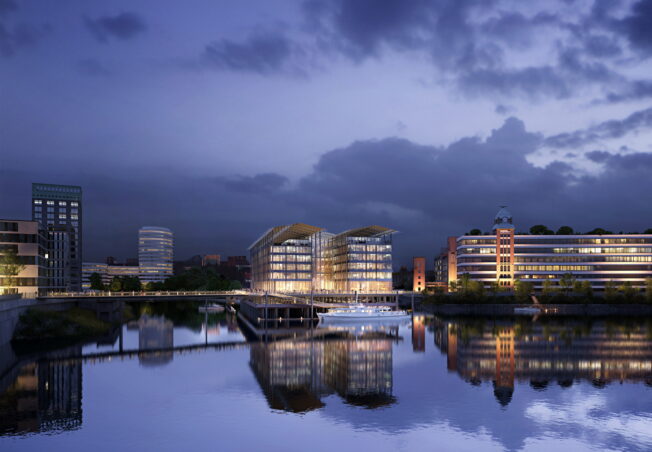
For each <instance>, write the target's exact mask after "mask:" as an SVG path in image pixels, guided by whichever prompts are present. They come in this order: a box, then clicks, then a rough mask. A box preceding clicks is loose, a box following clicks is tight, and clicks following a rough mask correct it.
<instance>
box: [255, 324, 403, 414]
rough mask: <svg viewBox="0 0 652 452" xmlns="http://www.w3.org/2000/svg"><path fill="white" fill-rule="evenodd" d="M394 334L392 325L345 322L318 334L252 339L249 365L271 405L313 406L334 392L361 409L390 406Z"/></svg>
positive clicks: (284, 407) (297, 409)
mask: <svg viewBox="0 0 652 452" xmlns="http://www.w3.org/2000/svg"><path fill="white" fill-rule="evenodd" d="M397 332H398V327H397V326H381V327H379V328H371V327H370V326H368V325H366V326H362V325H358V326H349V327H346V326H344V327H339V328H338V327H333V328H329V329H326V330H321V331H319V332H318V333H321V334H319V335H318V337H317V338H315V337H314V336H312V337H308V338H302V339H293V340H280V341H277V342H272V343H256V344H252V345H251V352H250V362H249V364H250V366H251V369H252V370H253V372H254V375H255V376H256V379H257V380H258V383H259V384H260V386H261V388H262V389H263V392H264V394H265V397H266V398H267V402H268V404H269V406H270V407H271V408H273V409H278V410H286V411H292V412H304V411H309V410H314V409H317V408H321V407H323V406H324V403H323V402H322V398H323V397H325V396H328V395H331V394H333V393H337V394H338V395H339V396H340V397H341V398H342V399H343V400H344V401H346V402H347V403H349V404H352V405H358V406H363V407H366V408H376V407H380V406H385V405H390V404H392V403H394V402H395V400H396V399H395V398H394V396H393V395H392V387H393V384H392V375H393V374H392V356H393V355H392V353H393V349H392V343H393V342H395V341H397V340H398V336H397ZM327 333H328V334H327ZM329 335H330V337H329Z"/></svg>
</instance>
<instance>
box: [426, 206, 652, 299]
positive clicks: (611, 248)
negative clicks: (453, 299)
mask: <svg viewBox="0 0 652 452" xmlns="http://www.w3.org/2000/svg"><path fill="white" fill-rule="evenodd" d="M436 268H437V269H441V270H442V271H441V272H440V271H438V272H437V275H438V276H437V278H438V280H440V281H441V282H447V283H450V282H451V281H454V280H456V279H458V278H459V277H460V276H461V275H464V274H467V275H468V276H469V277H470V278H471V279H474V280H477V281H481V282H483V283H484V284H485V285H490V284H493V283H497V284H498V285H500V286H502V287H507V288H509V287H513V285H514V283H515V282H516V281H518V280H521V281H530V282H532V283H533V285H534V287H535V289H541V288H542V287H543V282H544V281H550V282H551V283H553V284H559V282H560V280H561V279H562V277H564V276H565V275H566V276H567V275H569V274H570V276H571V277H572V278H573V279H574V280H576V281H580V282H583V281H588V282H589V283H590V284H591V286H592V287H593V288H594V289H598V290H602V289H604V288H605V287H606V286H607V284H613V285H617V286H620V285H622V284H624V283H628V284H632V286H633V287H639V288H640V287H643V286H644V285H645V281H646V278H652V234H546V235H536V234H515V233H514V225H513V222H512V216H511V214H510V213H509V212H508V211H507V209H506V208H504V207H503V208H501V209H500V211H499V212H498V214H497V215H496V218H495V219H494V226H493V234H491V235H463V236H460V237H457V238H455V239H453V240H449V242H448V249H447V250H446V251H445V252H443V253H442V254H441V255H440V258H439V262H437V263H436ZM443 270H446V272H444V271H443Z"/></svg>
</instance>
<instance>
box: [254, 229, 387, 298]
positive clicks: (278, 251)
mask: <svg viewBox="0 0 652 452" xmlns="http://www.w3.org/2000/svg"><path fill="white" fill-rule="evenodd" d="M393 232H394V231H393V230H391V229H387V228H382V227H380V226H370V227H367V228H360V229H354V230H351V231H346V232H343V233H341V234H337V235H335V234H331V233H329V232H326V231H324V230H322V229H321V228H318V227H315V226H310V225H306V224H301V223H297V224H293V225H288V226H278V227H275V228H272V229H270V230H269V231H267V232H266V233H265V234H264V235H263V236H262V237H261V238H260V239H258V240H257V241H256V242H255V243H254V244H253V245H252V246H251V247H250V252H251V265H252V288H253V289H255V290H263V291H271V292H276V291H278V292H302V293H307V292H310V291H311V290H314V291H320V292H324V291H326V292H331V291H334V292H353V291H356V292H369V293H372V292H374V293H377V292H391V290H392V239H391V234H392V233H393Z"/></svg>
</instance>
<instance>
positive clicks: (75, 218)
mask: <svg viewBox="0 0 652 452" xmlns="http://www.w3.org/2000/svg"><path fill="white" fill-rule="evenodd" d="M32 220H34V221H36V222H38V223H39V225H40V228H41V229H42V230H44V231H47V232H48V242H49V244H48V248H49V249H51V250H53V252H52V253H49V254H51V256H49V257H48V272H49V275H48V276H49V278H50V280H51V283H52V285H51V290H53V291H57V290H59V291H61V290H67V291H75V292H77V291H80V290H81V283H82V252H83V249H82V243H83V239H82V189H81V187H78V186H76V185H55V184H41V183H34V184H32Z"/></svg>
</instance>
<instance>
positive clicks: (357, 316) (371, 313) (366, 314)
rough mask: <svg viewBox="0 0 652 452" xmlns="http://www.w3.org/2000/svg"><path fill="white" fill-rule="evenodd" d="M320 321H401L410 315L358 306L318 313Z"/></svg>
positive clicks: (386, 309) (377, 307)
mask: <svg viewBox="0 0 652 452" xmlns="http://www.w3.org/2000/svg"><path fill="white" fill-rule="evenodd" d="M317 316H318V317H319V320H320V321H323V322H326V321H338V322H346V321H355V322H359V321H366V320H374V321H378V320H400V319H406V318H408V317H409V315H408V314H407V313H406V312H405V311H392V309H391V308H390V307H389V306H365V305H363V304H357V305H354V306H349V307H345V308H336V309H331V310H330V311H328V312H318V313H317Z"/></svg>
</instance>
